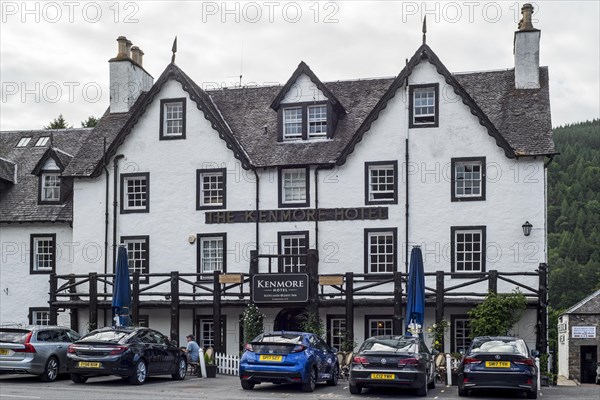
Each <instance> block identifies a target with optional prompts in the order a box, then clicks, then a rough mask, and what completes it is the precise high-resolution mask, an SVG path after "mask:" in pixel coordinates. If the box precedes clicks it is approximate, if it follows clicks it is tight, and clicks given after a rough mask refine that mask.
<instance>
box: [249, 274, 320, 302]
mask: <svg viewBox="0 0 600 400" xmlns="http://www.w3.org/2000/svg"><path fill="white" fill-rule="evenodd" d="M252 301H253V302H254V303H306V302H307V301H308V274H258V275H254V277H253V278H252Z"/></svg>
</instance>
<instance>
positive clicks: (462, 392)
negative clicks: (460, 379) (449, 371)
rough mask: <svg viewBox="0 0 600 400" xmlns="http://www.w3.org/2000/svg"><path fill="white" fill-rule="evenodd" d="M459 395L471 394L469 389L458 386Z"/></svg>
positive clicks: (466, 395)
mask: <svg viewBox="0 0 600 400" xmlns="http://www.w3.org/2000/svg"><path fill="white" fill-rule="evenodd" d="M458 396H459V397H468V396H469V391H468V390H467V389H464V388H461V387H460V386H459V387H458Z"/></svg>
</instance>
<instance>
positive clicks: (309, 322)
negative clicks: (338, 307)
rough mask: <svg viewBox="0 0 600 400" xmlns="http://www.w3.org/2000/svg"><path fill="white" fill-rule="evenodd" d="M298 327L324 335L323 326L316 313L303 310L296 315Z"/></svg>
mask: <svg viewBox="0 0 600 400" xmlns="http://www.w3.org/2000/svg"><path fill="white" fill-rule="evenodd" d="M298 319H299V322H300V329H302V331H303V332H310V333H314V334H316V335H319V336H321V337H323V336H325V327H324V325H323V321H322V320H321V318H320V317H319V314H318V313H314V312H308V311H305V312H303V313H302V314H300V316H299V317H298Z"/></svg>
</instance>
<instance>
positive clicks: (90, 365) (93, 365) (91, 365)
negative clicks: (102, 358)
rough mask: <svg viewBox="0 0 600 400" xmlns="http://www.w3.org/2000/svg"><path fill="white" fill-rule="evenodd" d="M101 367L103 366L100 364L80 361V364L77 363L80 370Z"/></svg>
mask: <svg viewBox="0 0 600 400" xmlns="http://www.w3.org/2000/svg"><path fill="white" fill-rule="evenodd" d="M101 366H102V364H100V363H99V362H86V361H79V363H77V367H78V368H100V367H101Z"/></svg>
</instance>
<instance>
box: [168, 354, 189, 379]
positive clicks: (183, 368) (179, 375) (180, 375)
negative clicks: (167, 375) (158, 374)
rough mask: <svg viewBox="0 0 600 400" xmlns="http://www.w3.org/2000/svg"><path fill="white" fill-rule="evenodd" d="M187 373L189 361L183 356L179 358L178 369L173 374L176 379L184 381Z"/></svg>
mask: <svg viewBox="0 0 600 400" xmlns="http://www.w3.org/2000/svg"><path fill="white" fill-rule="evenodd" d="M186 373H187V361H185V358H183V357H181V358H180V359H179V362H178V363H177V371H176V372H175V373H174V374H173V375H171V376H172V377H173V379H175V380H178V381H182V380H184V379H185V375H186Z"/></svg>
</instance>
